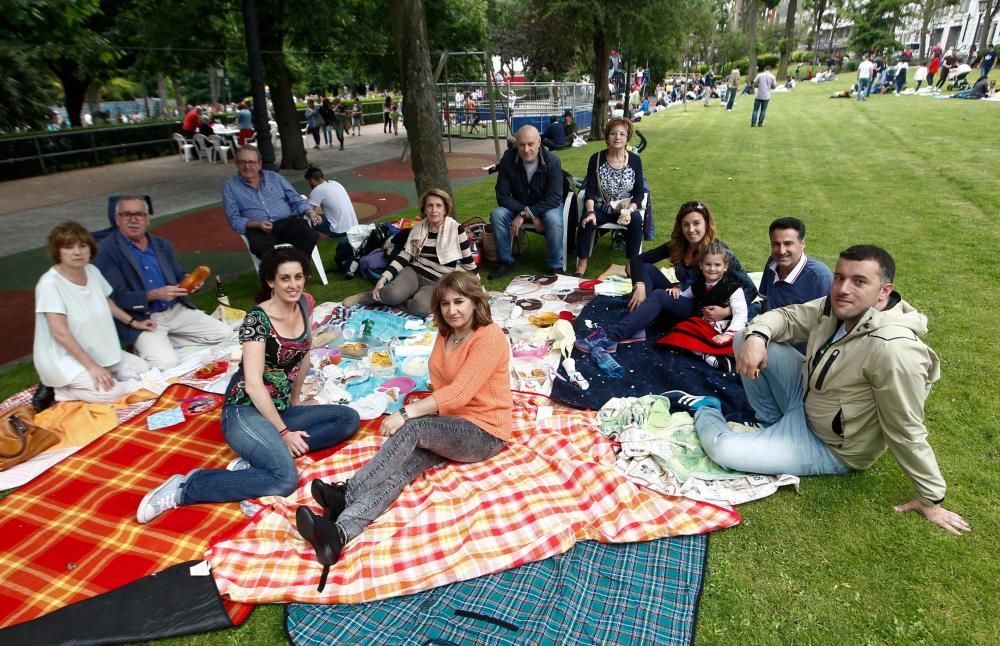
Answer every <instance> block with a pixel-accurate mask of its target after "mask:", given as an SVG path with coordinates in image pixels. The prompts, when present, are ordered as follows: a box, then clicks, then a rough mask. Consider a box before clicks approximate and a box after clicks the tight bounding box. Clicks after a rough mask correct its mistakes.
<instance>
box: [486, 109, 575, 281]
mask: <svg viewBox="0 0 1000 646" xmlns="http://www.w3.org/2000/svg"><path fill="white" fill-rule="evenodd" d="M515 141H516V143H517V146H516V148H515V149H513V150H508V151H507V152H506V153H504V156H503V158H502V159H501V160H500V169H499V171H498V173H497V185H496V195H497V204H498V205H499V206H497V208H495V209H493V212H492V213H491V214H490V224H491V225H492V227H493V235H494V236H495V237H496V245H497V260H498V261H499V264H498V265H497V267H496V269H494V270H493V271H491V272H490V274H489V277H490V278H491V279H492V278H500V277H502V276H506V275H507V274H509V273H510V272H511V271H513V269H514V255H513V252H512V250H511V242H512V239H513V238H514V237H515V236H517V234H518V232H519V231H520V228H521V225H522V224H523V223H524V222H527V221H530V222H532V223H533V225H534V227H535V231H538V232H539V233H542V234H543V235H544V236H545V244H546V245H547V246H548V250H549V253H548V265H549V267H550V268H551V269H552V273H553V274H554V273H557V272H559V271H562V269H563V215H562V202H563V174H562V164H561V162H560V161H559V158H558V157H556V156H555V155H553V154H552V153H550V152H549V151H547V150H545V149H543V148H542V138H541V136H540V135H539V134H538V129H537V128H535V127H534V126H522V127H521V129H520V130H518V131H517V137H516V139H515Z"/></svg>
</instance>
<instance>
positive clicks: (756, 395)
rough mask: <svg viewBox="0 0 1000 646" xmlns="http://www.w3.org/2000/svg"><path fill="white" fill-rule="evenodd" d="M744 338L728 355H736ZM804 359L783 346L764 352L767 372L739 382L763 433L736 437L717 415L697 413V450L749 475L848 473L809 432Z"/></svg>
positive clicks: (714, 411) (713, 411)
mask: <svg viewBox="0 0 1000 646" xmlns="http://www.w3.org/2000/svg"><path fill="white" fill-rule="evenodd" d="M743 338H744V337H743V335H742V334H740V335H737V337H736V340H735V342H734V347H733V350H734V351H735V352H736V353H737V354H739V351H740V348H741V347H742V346H743ZM803 361H805V357H803V356H802V353H800V352H799V351H798V350H796V349H795V348H793V347H792V346H790V345H787V344H784V343H772V344H770V345H769V346H768V349H767V367H766V368H764V369H763V370H761V372H760V375H759V376H758V377H757V379H746V378H744V379H743V388H744V389H745V390H746V394H747V400H748V401H749V402H750V405H751V406H752V407H753V409H754V411H755V412H756V413H757V419H758V421H760V423H761V424H762V425H763V426H764V427H765V428H764V430H762V431H756V432H751V433H736V432H734V431H733V430H732V429H730V428H729V426H728V425H727V424H726V419H725V418H724V417H723V416H722V412H721V411H719V410H717V409H715V408H709V407H705V408H699V409H698V410H696V411H695V414H694V426H695V430H696V431H697V432H698V437H699V438H700V439H701V445H702V448H704V449H705V453H707V454H708V457H710V458H712V460H713V461H715V463H716V464H719V465H721V466H723V467H726V468H729V469H736V470H737V471H746V472H748V473H766V474H774V475H776V474H780V473H790V474H792V475H798V476H818V475H840V474H844V473H849V472H850V471H851V469H850V468H849V467H848V466H847V465H845V464H844V463H843V462H841V461H840V459H839V458H837V456H835V455H834V454H833V453H831V452H830V449H828V448H827V446H826V444H824V443H823V441H822V440H820V439H819V438H818V437H816V435H815V434H814V433H813V432H812V431H811V430H810V429H809V423H808V421H807V420H806V409H805V403H804V401H803V391H802V362H803Z"/></svg>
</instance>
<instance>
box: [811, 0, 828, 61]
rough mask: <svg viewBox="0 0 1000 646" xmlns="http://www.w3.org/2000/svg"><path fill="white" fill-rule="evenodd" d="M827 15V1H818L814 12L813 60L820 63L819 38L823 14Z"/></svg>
mask: <svg viewBox="0 0 1000 646" xmlns="http://www.w3.org/2000/svg"><path fill="white" fill-rule="evenodd" d="M824 13H826V0H816V7H815V10H814V12H813V47H812V50H813V60H814V62H816V63H818V62H819V36H820V29H821V28H822V27H823V14H824Z"/></svg>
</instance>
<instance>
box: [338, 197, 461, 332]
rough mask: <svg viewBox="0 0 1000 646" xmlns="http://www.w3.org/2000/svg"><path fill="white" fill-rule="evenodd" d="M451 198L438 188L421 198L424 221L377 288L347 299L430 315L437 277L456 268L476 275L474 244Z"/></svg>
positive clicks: (349, 302)
mask: <svg viewBox="0 0 1000 646" xmlns="http://www.w3.org/2000/svg"><path fill="white" fill-rule="evenodd" d="M454 211H455V208H454V203H453V202H452V200H451V196H450V195H448V193H447V192H445V191H442V190H441V189H439V188H432V189H428V190H427V191H425V192H424V194H423V195H421V196H420V212H421V213H423V214H424V219H423V220H421V221H420V222H418V223H417V224H416V226H414V227H413V229H411V230H410V237H409V239H408V240H407V243H406V245H405V246H404V247H403V250H402V251H401V252H400V253H399V255H398V256H396V259H395V260H393V261H392V263H390V265H389V266H388V267H386V270H385V272H384V273H383V274H382V277H381V278H379V279H378V282H377V283H375V289H373V290H372V291H370V292H365V293H363V294H356V295H354V296H349V297H347V298H346V299H344V305H345V306H346V307H352V306H354V305H376V304H379V303H381V304H383V305H393V306H399V307H401V308H402V309H404V310H406V311H407V312H410V313H411V314H416V315H417V316H427V315H429V314H430V313H431V310H432V309H433V308H432V301H431V293H432V292H433V291H434V284H435V282H436V281H437V279H438V278H440V277H441V276H444V275H446V274H449V273H451V272H453V271H456V270H457V269H464V270H465V271H469V272H477V271H478V268H477V267H476V262H475V260H473V258H472V243H471V242H470V241H469V236H468V234H466V233H465V229H464V228H462V225H460V224H459V223H458V222H456V221H455V218H454V217H452V216H453V214H454Z"/></svg>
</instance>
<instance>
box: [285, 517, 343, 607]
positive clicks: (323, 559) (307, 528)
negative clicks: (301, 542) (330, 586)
mask: <svg viewBox="0 0 1000 646" xmlns="http://www.w3.org/2000/svg"><path fill="white" fill-rule="evenodd" d="M295 526H296V528H298V530H299V534H301V535H302V538H304V539H305V540H306V541H308V542H309V544H310V545H312V548H313V549H314V550H315V551H316V560H317V561H319V562H320V565H322V566H323V574H322V575H321V576H320V578H319V588H317V589H316V591H317V592H322V591H323V588H325V587H326V577H327V575H328V574H330V566H331V565H333V564H334V563H336V562H337V559H339V558H340V552H341V550H343V549H344V539H343V538H341V536H340V530H339V529H338V528H337V525H336V524H335V523H334V522H333V521H332V520H327V519H326V518H324V517H323V516H317V515H316V514H314V513H312V510H310V509H309V508H308V507H305V506H303V507H299V508H298V509H297V510H296V512H295Z"/></svg>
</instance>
